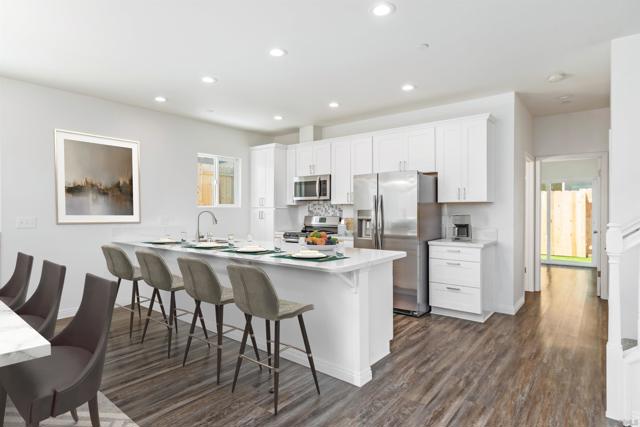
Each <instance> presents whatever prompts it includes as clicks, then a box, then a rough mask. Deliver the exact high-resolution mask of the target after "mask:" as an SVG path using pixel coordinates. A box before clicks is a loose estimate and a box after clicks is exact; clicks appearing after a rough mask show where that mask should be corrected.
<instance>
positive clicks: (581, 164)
mask: <svg viewBox="0 0 640 427" xmlns="http://www.w3.org/2000/svg"><path fill="white" fill-rule="evenodd" d="M599 173H600V162H599V161H598V159H575V160H560V161H543V162H541V164H540V179H541V180H542V181H546V180H550V179H555V180H565V179H585V178H594V177H596V176H598V175H599Z"/></svg>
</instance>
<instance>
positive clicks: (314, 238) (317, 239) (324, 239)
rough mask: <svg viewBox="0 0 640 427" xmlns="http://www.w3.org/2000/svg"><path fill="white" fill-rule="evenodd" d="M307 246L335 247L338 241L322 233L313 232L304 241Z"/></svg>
mask: <svg viewBox="0 0 640 427" xmlns="http://www.w3.org/2000/svg"><path fill="white" fill-rule="evenodd" d="M306 242H307V245H320V246H322V245H337V244H338V239H336V238H335V237H330V236H328V235H327V233H326V232H324V231H314V232H313V233H311V234H310V235H309V237H307V239H306Z"/></svg>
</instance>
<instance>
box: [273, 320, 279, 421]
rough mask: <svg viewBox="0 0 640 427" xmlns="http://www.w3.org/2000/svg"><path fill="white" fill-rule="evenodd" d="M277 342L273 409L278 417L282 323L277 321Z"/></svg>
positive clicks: (274, 362) (274, 351)
mask: <svg viewBox="0 0 640 427" xmlns="http://www.w3.org/2000/svg"><path fill="white" fill-rule="evenodd" d="M274 329H275V336H276V337H275V338H276V339H275V342H274V348H273V408H274V410H275V415H278V380H279V379H280V378H279V377H280V372H279V368H280V321H279V320H276V321H275V325H274Z"/></svg>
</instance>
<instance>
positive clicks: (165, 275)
mask: <svg viewBox="0 0 640 427" xmlns="http://www.w3.org/2000/svg"><path fill="white" fill-rule="evenodd" d="M136 257H137V258H138V262H139V263H140V272H141V274H142V279H143V280H144V281H145V283H147V284H148V285H149V286H151V287H152V288H153V293H152V294H151V302H150V303H149V310H147V317H146V319H145V322H144V329H143V331H142V339H141V340H140V344H142V343H144V337H145V336H146V334H147V328H148V327H149V320H153V321H154V322H158V323H160V324H162V325H164V326H165V327H166V328H167V330H168V331H169V341H168V343H167V358H170V357H171V338H172V332H173V328H174V326H175V328H176V335H177V334H178V317H180V316H183V315H185V314H187V313H188V312H187V311H186V310H182V309H178V308H177V307H176V292H178V291H182V290H184V285H183V283H182V278H181V277H179V276H176V275H174V274H171V270H169V267H168V266H167V263H166V262H165V261H164V259H163V258H162V257H160V256H158V255H156V254H154V253H153V252H147V251H136ZM160 291H166V292H170V293H171V303H170V305H169V319H168V320H167V316H166V314H165V311H164V304H163V303H162V298H161V297H160ZM156 298H158V303H159V304H160V310H161V311H162V317H163V319H164V320H163V321H160V320H157V319H154V318H153V317H151V312H152V311H153V304H154V302H155V300H156ZM178 311H180V314H178Z"/></svg>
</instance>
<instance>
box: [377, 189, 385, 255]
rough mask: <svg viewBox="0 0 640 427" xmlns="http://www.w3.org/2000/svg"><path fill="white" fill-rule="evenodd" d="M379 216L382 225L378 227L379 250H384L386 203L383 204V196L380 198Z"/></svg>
mask: <svg viewBox="0 0 640 427" xmlns="http://www.w3.org/2000/svg"><path fill="white" fill-rule="evenodd" d="M378 205H379V206H378V214H379V216H380V225H379V226H378V242H379V244H380V245H379V249H382V246H383V244H384V240H383V236H384V203H383V202H382V194H381V195H380V196H378Z"/></svg>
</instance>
